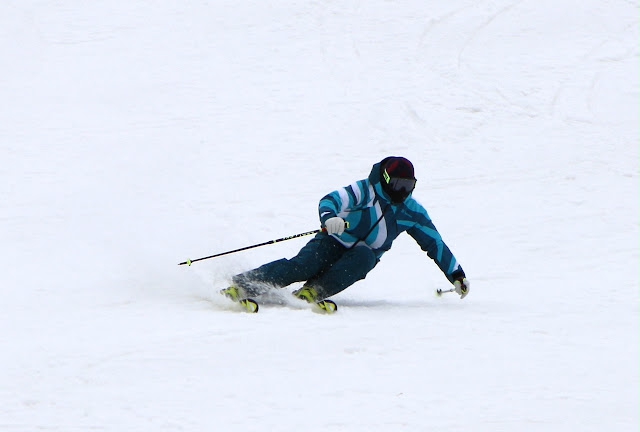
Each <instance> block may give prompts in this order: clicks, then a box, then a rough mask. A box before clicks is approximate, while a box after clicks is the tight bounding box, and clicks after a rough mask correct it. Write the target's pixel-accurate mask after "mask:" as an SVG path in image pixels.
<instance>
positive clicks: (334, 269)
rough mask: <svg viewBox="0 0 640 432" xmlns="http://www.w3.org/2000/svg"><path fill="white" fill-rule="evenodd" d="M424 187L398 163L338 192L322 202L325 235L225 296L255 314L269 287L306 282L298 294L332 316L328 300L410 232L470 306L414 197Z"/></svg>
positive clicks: (235, 282) (241, 278)
mask: <svg viewBox="0 0 640 432" xmlns="http://www.w3.org/2000/svg"><path fill="white" fill-rule="evenodd" d="M415 185H416V178H415V176H414V169H413V164H412V163H411V162H410V161H409V160H408V159H405V158H403V157H397V156H390V157H387V158H385V159H383V160H382V161H380V162H378V163H376V164H374V165H373V168H372V169H371V173H370V174H369V177H368V178H366V179H364V180H359V181H356V182H355V183H353V184H351V185H349V186H346V187H344V188H341V189H338V190H336V191H334V192H331V193H330V194H328V195H326V196H325V197H323V198H322V199H321V200H320V205H319V214H320V222H321V226H322V227H323V230H322V231H321V232H319V233H318V234H316V236H315V237H314V238H313V239H312V240H311V241H309V242H308V243H307V244H306V245H305V246H304V247H303V248H302V249H301V250H300V252H298V254H297V255H296V256H295V257H293V258H291V259H285V258H283V259H280V260H277V261H273V262H270V263H268V264H264V265H262V266H260V267H258V268H256V269H253V270H250V271H247V272H245V273H241V274H238V275H236V276H234V277H233V278H232V285H231V286H230V287H229V288H225V289H223V290H222V291H221V293H222V294H224V295H226V296H227V297H229V298H231V299H232V300H234V301H237V302H241V303H242V304H243V305H245V307H247V308H248V309H249V308H250V307H251V303H252V304H255V305H256V306H255V308H256V311H257V304H256V303H255V302H254V301H252V300H251V303H247V301H246V299H248V298H250V297H254V296H257V295H260V294H262V293H263V292H265V291H266V290H267V289H269V287H278V288H282V287H286V286H288V285H290V284H292V283H295V282H303V281H304V282H305V284H304V285H303V286H302V288H300V289H298V290H296V291H294V292H293V294H294V295H295V296H296V297H298V298H300V299H303V300H306V301H307V302H309V303H315V304H317V305H318V306H319V307H320V308H321V309H324V310H325V311H327V312H334V311H335V310H336V305H335V303H334V302H332V301H331V300H327V298H328V297H331V296H333V295H335V294H337V293H339V292H341V291H342V290H344V289H345V288H347V287H349V286H351V285H352V284H354V283H355V282H357V281H359V280H361V279H364V278H365V277H366V275H367V273H369V272H370V271H371V270H372V269H373V268H374V267H375V266H376V265H377V264H378V262H379V261H380V258H381V257H382V255H383V254H384V253H385V252H386V251H388V250H389V249H390V248H391V244H392V243H393V240H395V238H396V237H398V235H399V234H400V233H402V232H404V231H406V232H407V233H408V234H409V235H410V236H411V237H413V238H414V239H415V240H416V242H417V243H418V244H419V245H420V247H421V248H422V250H424V251H426V252H427V255H428V256H429V257H430V258H431V259H433V261H434V262H435V263H436V264H437V266H438V267H439V268H440V270H442V272H443V273H444V275H445V276H446V277H447V279H448V280H449V281H450V282H451V283H452V284H453V286H454V290H455V292H456V293H457V294H459V295H460V298H461V299H463V298H465V296H466V295H467V294H468V293H469V281H468V280H467V278H466V276H465V273H464V271H463V270H462V267H461V266H460V264H458V262H457V260H456V259H455V257H454V256H453V254H452V252H451V251H450V250H449V247H448V246H447V245H446V244H445V242H444V241H443V240H442V237H441V236H440V234H439V233H438V231H437V230H436V227H435V226H434V224H433V222H432V221H431V218H430V217H429V215H428V213H427V211H426V210H425V209H424V207H422V205H420V204H419V203H418V202H417V201H416V200H415V199H414V198H413V197H412V196H411V193H412V192H413V190H414V188H415Z"/></svg>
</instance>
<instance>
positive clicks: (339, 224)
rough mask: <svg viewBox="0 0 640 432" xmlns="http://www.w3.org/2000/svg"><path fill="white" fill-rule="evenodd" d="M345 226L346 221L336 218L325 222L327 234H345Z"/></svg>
mask: <svg viewBox="0 0 640 432" xmlns="http://www.w3.org/2000/svg"><path fill="white" fill-rule="evenodd" d="M344 225H345V224H344V219H342V218H341V217H340V216H335V217H332V218H329V219H327V220H326V221H325V223H324V228H325V229H326V230H327V234H336V235H340V234H342V233H343V232H344Z"/></svg>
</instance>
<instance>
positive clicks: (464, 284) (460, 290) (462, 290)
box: [453, 276, 469, 300]
mask: <svg viewBox="0 0 640 432" xmlns="http://www.w3.org/2000/svg"><path fill="white" fill-rule="evenodd" d="M453 287H454V289H455V290H456V293H457V294H458V295H459V296H460V300H462V299H463V298H465V297H466V296H467V294H469V281H468V280H467V278H466V277H464V276H458V278H457V279H456V280H454V281H453Z"/></svg>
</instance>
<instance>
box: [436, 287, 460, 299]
mask: <svg viewBox="0 0 640 432" xmlns="http://www.w3.org/2000/svg"><path fill="white" fill-rule="evenodd" d="M455 290H456V289H455V288H451V289H448V290H442V289H440V288H438V289H437V290H436V295H437V296H438V297H440V296H441V295H442V294H444V293H450V292H454V291H455Z"/></svg>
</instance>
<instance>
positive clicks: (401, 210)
mask: <svg viewBox="0 0 640 432" xmlns="http://www.w3.org/2000/svg"><path fill="white" fill-rule="evenodd" d="M318 210H319V213H320V222H321V223H322V226H324V223H325V221H326V220H327V219H329V218H332V217H334V216H340V217H341V218H343V219H344V220H345V221H346V222H348V224H349V225H348V226H349V227H348V228H347V229H346V230H345V231H344V233H342V234H340V235H334V237H335V238H336V239H337V240H338V241H339V242H340V243H342V244H343V245H344V246H346V247H350V246H352V245H354V244H355V243H356V242H360V243H359V245H362V243H364V244H366V245H367V246H368V247H370V248H371V249H372V250H373V252H374V253H375V254H376V257H377V258H378V259H380V257H381V256H382V255H383V254H384V253H385V252H386V251H388V250H389V249H391V244H392V243H393V241H394V240H395V239H396V237H398V235H400V234H401V233H402V232H404V231H406V232H407V233H408V234H409V235H410V236H411V237H413V238H414V239H415V240H416V242H417V243H418V244H419V245H420V247H421V248H422V250H423V251H426V252H427V255H428V256H429V257H430V258H431V259H433V260H434V261H435V263H436V264H437V265H438V267H439V268H440V270H442V272H443V273H444V274H445V276H446V277H447V279H449V281H450V282H453V278H452V276H451V275H452V274H453V273H454V272H456V271H462V267H461V266H460V265H459V264H458V262H457V260H456V258H455V257H454V256H453V253H452V252H451V250H449V247H448V246H447V245H446V244H445V242H444V241H443V240H442V237H441V236H440V233H438V230H437V229H436V227H435V226H434V224H433V222H431V218H430V217H429V214H428V213H427V210H425V208H424V207H423V206H422V205H421V204H420V203H418V201H416V200H415V199H414V198H412V197H411V195H410V196H409V197H408V198H407V199H406V200H405V201H404V202H403V203H401V204H393V203H392V202H391V199H390V198H389V195H387V193H386V192H384V190H383V189H382V184H381V183H380V163H377V164H375V165H373V168H372V169H371V173H370V174H369V177H368V178H366V179H364V180H358V181H356V182H355V183H353V184H351V185H349V186H346V187H344V188H341V189H338V190H336V191H334V192H331V193H330V194H328V195H326V196H324V197H323V198H322V199H321V200H320V205H319V209H318ZM383 213H384V215H383ZM378 220H380V222H379V223H378V224H377V225H376V222H377V221H378ZM374 225H376V226H375V227H374V228H373V230H372V227H373V226H374ZM370 230H371V232H370V233H369V231H370ZM367 233H369V235H367ZM365 236H367V237H366V238H364V237H365Z"/></svg>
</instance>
